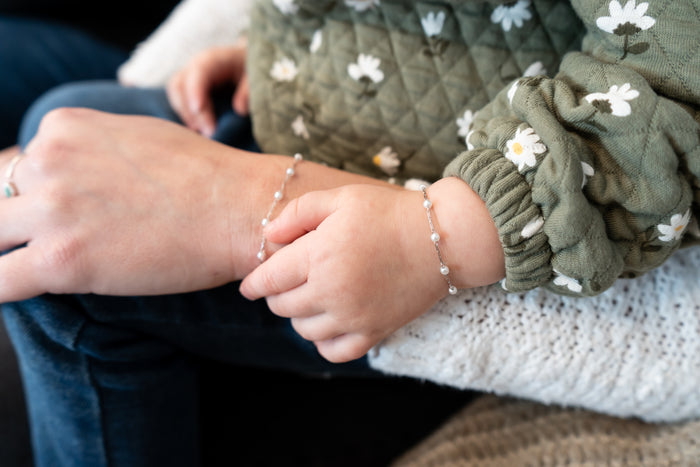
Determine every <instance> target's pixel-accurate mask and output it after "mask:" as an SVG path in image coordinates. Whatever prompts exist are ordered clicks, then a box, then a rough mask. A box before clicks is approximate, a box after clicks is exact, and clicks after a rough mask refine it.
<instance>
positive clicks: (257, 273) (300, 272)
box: [240, 236, 311, 300]
mask: <svg viewBox="0 0 700 467" xmlns="http://www.w3.org/2000/svg"><path fill="white" fill-rule="evenodd" d="M309 237H310V236H304V237H302V238H300V239H298V240H297V241H295V242H294V243H292V244H290V245H287V246H285V247H284V248H282V249H281V250H279V251H277V252H276V253H275V254H274V255H272V257H271V258H269V259H268V260H267V261H266V262H264V263H263V264H261V265H260V266H258V267H257V268H256V269H254V270H253V272H251V273H250V274H248V276H247V277H246V278H245V279H244V280H243V282H242V283H241V286H240V292H241V294H242V295H243V296H244V297H246V298H247V299H249V300H256V299H258V298H262V297H270V296H273V295H279V294H282V293H285V292H288V291H290V290H292V289H294V288H296V287H299V286H300V285H302V284H304V283H305V282H306V278H307V276H308V273H309V251H310V250H309V248H310V247H311V240H310V238H309Z"/></svg>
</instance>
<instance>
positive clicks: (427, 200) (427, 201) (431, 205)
mask: <svg viewBox="0 0 700 467" xmlns="http://www.w3.org/2000/svg"><path fill="white" fill-rule="evenodd" d="M423 207H424V208H425V209H430V208H432V207H433V203H431V202H430V200H429V199H426V200H425V201H423Z"/></svg>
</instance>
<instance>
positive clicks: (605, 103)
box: [585, 83, 639, 117]
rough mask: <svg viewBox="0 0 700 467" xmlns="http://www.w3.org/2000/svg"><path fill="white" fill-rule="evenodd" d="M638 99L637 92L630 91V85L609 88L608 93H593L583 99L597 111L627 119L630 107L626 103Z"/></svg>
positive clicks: (630, 111)
mask: <svg viewBox="0 0 700 467" xmlns="http://www.w3.org/2000/svg"><path fill="white" fill-rule="evenodd" d="M637 97H639V91H637V90H636V89H632V85H631V84H630V83H625V84H623V85H622V86H620V87H618V86H615V85H613V86H610V90H609V91H608V92H605V93H603V92H594V93H593V94H589V95H587V96H586V97H585V99H586V100H587V101H588V102H589V103H591V104H593V105H595V106H596V108H597V109H598V110H600V111H601V112H604V113H611V114H613V115H615V116H616V117H627V116H628V115H630V114H632V106H630V105H629V104H628V101H631V100H632V99H636V98H637Z"/></svg>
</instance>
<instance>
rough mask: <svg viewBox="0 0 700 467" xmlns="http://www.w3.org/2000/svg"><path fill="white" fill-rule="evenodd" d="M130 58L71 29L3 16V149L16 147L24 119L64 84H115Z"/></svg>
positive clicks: (0, 48) (0, 130) (0, 84)
mask: <svg viewBox="0 0 700 467" xmlns="http://www.w3.org/2000/svg"><path fill="white" fill-rule="evenodd" d="M127 57H128V55H127V52H126V51H124V50H121V49H119V48H118V47H115V46H112V45H109V44H107V43H105V42H102V41H99V40H97V39H95V38H94V37H92V36H90V35H89V34H87V33H85V32H82V31H79V30H77V29H73V28H71V27H68V26H65V25H62V24H58V23H54V22H49V21H42V20H37V19H29V18H18V17H6V16H0V102H2V107H1V108H0V149H2V148H5V147H7V146H11V145H13V144H15V142H16V141H17V130H18V129H19V126H20V121H21V119H22V115H23V114H24V113H25V111H26V110H27V108H28V107H29V105H30V104H31V103H32V102H34V100H36V99H37V98H38V97H39V96H40V95H41V94H43V93H44V92H46V91H48V90H49V89H51V88H53V87H55V86H58V85H59V84H63V83H67V82H71V81H76V80H87V79H113V78H114V76H115V74H116V70H117V67H118V66H119V65H120V64H121V63H122V62H124V60H126V58H127Z"/></svg>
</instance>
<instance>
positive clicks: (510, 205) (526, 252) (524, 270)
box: [444, 149, 553, 292]
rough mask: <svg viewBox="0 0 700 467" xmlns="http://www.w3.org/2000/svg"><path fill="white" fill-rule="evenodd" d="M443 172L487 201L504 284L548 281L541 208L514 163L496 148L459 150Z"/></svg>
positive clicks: (522, 287) (526, 286) (511, 287)
mask: <svg viewBox="0 0 700 467" xmlns="http://www.w3.org/2000/svg"><path fill="white" fill-rule="evenodd" d="M444 175H445V176H447V177H449V176H455V177H459V178H461V179H463V180H464V181H465V182H467V184H468V185H469V186H470V187H471V188H472V189H473V190H474V191H475V192H476V193H477V194H478V195H479V196H480V197H481V199H483V200H484V202H485V203H486V207H487V208H488V210H489V213H490V214H491V217H492V218H493V220H494V222H495V224H496V227H497V228H498V233H499V237H500V240H501V244H502V246H503V251H504V253H505V260H506V278H505V281H504V282H503V283H502V285H503V287H504V288H505V289H506V290H507V291H509V292H524V291H527V290H531V289H534V288H536V287H540V286H542V285H545V284H547V283H548V282H550V281H551V279H552V276H553V271H552V267H551V257H552V250H551V248H550V246H549V242H548V239H547V236H546V235H545V234H544V232H543V230H542V226H543V224H544V220H543V217H542V213H541V211H540V208H539V207H538V206H537V205H535V204H534V203H533V201H532V195H531V191H530V186H529V185H528V183H527V181H526V180H525V178H524V177H523V176H522V175H521V174H520V173H519V172H518V170H517V167H516V166H515V165H514V164H513V163H512V162H510V161H509V160H508V159H506V158H505V157H503V154H501V153H500V152H498V151H497V150H495V149H477V150H472V151H466V152H464V153H462V154H460V156H459V157H457V158H456V159H454V160H453V161H452V162H451V163H450V164H449V165H448V166H447V167H446V168H445V172H444Z"/></svg>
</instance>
